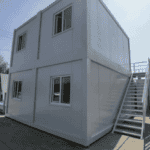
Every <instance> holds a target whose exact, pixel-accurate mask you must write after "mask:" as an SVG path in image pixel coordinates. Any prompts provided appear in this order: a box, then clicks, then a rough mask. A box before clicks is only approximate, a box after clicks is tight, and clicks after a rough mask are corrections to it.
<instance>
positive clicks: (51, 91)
mask: <svg viewBox="0 0 150 150" xmlns="http://www.w3.org/2000/svg"><path fill="white" fill-rule="evenodd" d="M58 77H60V93H59V95H60V96H59V102H55V101H53V90H54V87H52V86H54V84H53V79H55V78H58ZM62 77H70V103H69V104H66V103H61V83H62ZM71 80H72V76H71V75H70V74H69V75H61V76H59V75H58V76H51V77H50V104H51V105H56V106H57V105H58V106H71V82H72V81H71Z"/></svg>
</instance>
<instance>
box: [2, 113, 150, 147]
mask: <svg viewBox="0 0 150 150" xmlns="http://www.w3.org/2000/svg"><path fill="white" fill-rule="evenodd" d="M146 128H147V129H148V128H149V130H150V125H149V126H147V127H146ZM148 134H150V131H149V132H146V133H145V136H147V135H148ZM121 137H123V136H122V135H121V134H116V133H115V134H112V133H108V134H107V135H105V136H104V137H102V138H100V139H99V140H97V141H96V142H94V143H93V144H91V145H90V146H89V147H87V148H86V147H83V146H82V145H79V144H77V143H74V142H71V141H68V140H65V139H63V138H60V137H57V136H55V135H52V134H49V133H46V132H44V131H41V130H38V129H35V128H32V127H29V126H27V125H25V124H22V123H20V122H18V121H15V120H13V119H10V118H7V117H2V115H0V150H122V148H121V147H123V146H125V142H124V141H125V140H124V141H122V142H121V143H120V144H118V143H119V140H120V139H121ZM124 138H125V137H124ZM126 139H127V138H126ZM149 140H150V139H147V143H148V141H149ZM120 141H121V140H120ZM126 141H127V140H126ZM128 142H129V140H128ZM128 142H126V143H128ZM122 145H123V146H122ZM126 145H127V144H126ZM147 145H148V144H147Z"/></svg>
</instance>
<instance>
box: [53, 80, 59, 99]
mask: <svg viewBox="0 0 150 150" xmlns="http://www.w3.org/2000/svg"><path fill="white" fill-rule="evenodd" d="M59 96H60V78H55V79H53V97H52V99H53V101H55V102H59Z"/></svg>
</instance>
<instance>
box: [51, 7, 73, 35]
mask: <svg viewBox="0 0 150 150" xmlns="http://www.w3.org/2000/svg"><path fill="white" fill-rule="evenodd" d="M69 7H72V12H71V27H70V28H69V29H65V30H64V26H63V25H64V11H65V10H66V9H68V8H69ZM61 12H62V31H61V32H59V33H55V29H56V24H55V18H56V15H58V14H59V13H61ZM72 16H73V5H72V4H71V5H69V6H67V7H65V8H64V9H63V10H61V11H59V12H58V13H56V14H54V21H53V36H55V35H58V34H60V33H63V32H65V31H68V30H70V29H72V28H73V26H72V21H73V20H72V18H73V17H72Z"/></svg>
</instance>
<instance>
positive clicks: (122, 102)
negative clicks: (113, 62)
mask: <svg viewBox="0 0 150 150" xmlns="http://www.w3.org/2000/svg"><path fill="white" fill-rule="evenodd" d="M132 77H133V74H131V77H130V81H129V83H128V87H127V89H126V92H125V95H124V98H123V101H122V104H121V108H120V110H119V113H118V116H117V119H116V121H115V125H114V127H113V131H112V133H114V130H115V127H116V124H117V121H118V118H119V116H120V113H121V110H122V107H123V104H124V101H125V98H126V95H127V91H128V89H129V85H130V83H131V80H132Z"/></svg>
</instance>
